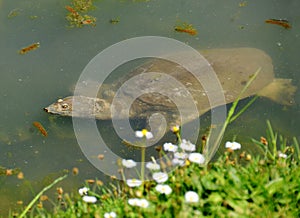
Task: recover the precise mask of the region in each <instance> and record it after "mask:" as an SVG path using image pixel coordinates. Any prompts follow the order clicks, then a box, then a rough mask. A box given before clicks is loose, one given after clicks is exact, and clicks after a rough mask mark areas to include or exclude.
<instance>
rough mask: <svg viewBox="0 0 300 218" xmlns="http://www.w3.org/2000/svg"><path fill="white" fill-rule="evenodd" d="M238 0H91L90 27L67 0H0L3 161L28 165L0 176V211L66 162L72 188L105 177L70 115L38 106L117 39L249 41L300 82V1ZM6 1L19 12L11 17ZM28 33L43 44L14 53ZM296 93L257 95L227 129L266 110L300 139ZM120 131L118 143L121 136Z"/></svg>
mask: <svg viewBox="0 0 300 218" xmlns="http://www.w3.org/2000/svg"><path fill="white" fill-rule="evenodd" d="M242 2H243V1H236V0H226V1H224V0H221V1H220V0H202V1H200V0H190V1H186V0H184V1H183V0H151V1H149V2H133V1H129V0H123V1H117V0H115V1H112V0H102V1H96V2H95V6H96V9H95V10H93V11H91V12H90V14H91V15H93V16H95V17H97V25H96V27H91V26H85V27H83V28H73V29H72V28H68V27H67V25H68V22H67V21H66V19H65V16H66V14H67V11H66V9H65V5H68V4H70V2H69V1H66V0H64V1H53V0H48V1H38V0H28V1H16V0H2V1H1V0H0V37H1V40H0V48H1V49H0V57H1V58H0V70H1V80H0V87H1V88H0V89H1V93H0V102H1V107H0V114H1V116H0V149H1V152H0V166H3V167H6V168H8V169H11V168H20V170H21V171H22V172H23V173H24V175H25V179H23V180H18V179H17V178H16V176H3V175H2V176H0V187H1V188H0V214H1V213H2V214H6V212H7V208H8V207H11V208H13V207H14V206H15V205H16V201H17V200H23V201H24V202H25V203H26V202H28V200H29V199H31V198H32V197H33V196H34V194H36V193H37V192H38V191H39V190H40V189H41V187H42V186H43V185H45V183H47V178H50V180H51V178H55V177H56V176H59V175H61V174H62V171H63V170H64V169H68V170H71V169H72V168H73V167H78V168H79V170H80V173H79V175H78V176H70V177H69V178H68V180H67V181H66V182H65V183H64V187H65V189H68V190H72V189H77V187H78V186H79V185H80V184H81V183H82V182H83V181H84V179H87V178H95V177H98V178H103V175H101V173H100V172H99V171H97V170H96V169H95V168H94V167H93V166H92V165H91V164H89V162H88V161H87V160H86V158H85V157H84V155H83V154H82V152H81V150H80V148H79V146H78V144H77V141H76V139H75V136H74V133H73V128H72V121H71V119H68V118H61V117H59V118H57V117H53V116H50V115H49V114H46V113H45V112H44V111H43V110H42V108H43V107H45V106H47V105H49V104H50V103H52V102H53V101H55V100H56V99H57V98H59V97H64V96H67V95H71V94H72V87H73V86H74V84H75V83H76V81H77V80H78V77H79V76H80V74H81V72H82V70H83V69H84V67H85V66H86V65H87V64H88V62H89V61H90V60H91V59H92V58H93V57H94V56H95V55H96V54H98V53H99V52H100V51H102V50H103V49H105V48H107V47H108V46H110V45H112V44H114V43H117V42H119V41H121V40H124V39H128V38H131V37H136V36H147V35H152V36H165V37H170V38H174V39H177V40H180V41H182V42H185V43H188V44H189V45H191V46H193V47H194V48H196V49H207V48H221V47H225V48H228V47H256V48H259V49H262V50H264V51H265V52H267V53H268V54H269V55H270V56H271V57H272V59H273V64H274V68H275V74H276V77H282V78H291V79H292V80H293V84H294V85H296V86H299V75H300V70H299V69H300V67H299V48H300V40H299V38H300V28H299V27H300V15H299V13H298V12H299V9H300V2H299V1H298V0H290V1H286V0H265V1H259V0H256V1H245V2H246V4H245V6H244V7H240V6H239V3H242ZM13 10H14V11H15V12H17V13H16V16H12V17H10V18H9V17H8V15H9V13H10V12H12V11H13ZM115 18H118V19H119V20H120V22H119V23H118V24H111V23H110V22H109V20H110V19H115ZM269 18H276V19H280V18H282V19H287V20H289V21H290V23H291V25H292V28H291V29H288V30H286V29H284V28H282V27H280V26H277V25H270V24H266V23H264V21H265V20H266V19H269ZM178 21H182V22H188V23H191V24H193V26H194V27H195V28H196V29H197V30H198V35H196V36H190V35H188V34H185V33H177V32H175V31H174V30H173V28H174V25H176V24H177V22H178ZM35 42H40V48H38V49H37V50H34V51H31V52H29V53H28V54H25V55H20V54H18V51H19V50H20V49H21V48H23V47H25V46H27V45H30V44H32V43H35ZM299 100H300V93H299V91H298V92H297V93H296V95H295V104H294V105H293V106H291V107H284V106H282V105H279V104H276V103H274V102H272V101H270V100H268V99H263V98H260V99H258V100H257V101H256V102H255V103H254V105H252V106H251V108H250V109H249V110H248V111H247V112H246V113H245V114H244V115H243V116H242V117H240V118H239V119H238V120H237V121H236V122H235V123H234V124H233V125H232V126H231V127H230V128H229V129H228V132H227V135H226V136H225V138H228V139H231V138H232V137H233V136H234V135H235V136H236V138H237V140H239V141H242V142H243V141H245V142H246V141H247V140H248V139H249V137H259V136H261V135H262V134H264V132H265V129H266V125H265V121H266V119H269V120H271V122H272V124H273V126H274V128H275V130H278V131H279V132H280V133H282V134H284V135H286V136H287V137H292V136H296V137H298V139H299V137H300V135H299V127H300V126H299V123H300V122H299V121H300V120H299ZM33 121H39V122H41V123H42V124H43V125H44V127H45V128H46V129H47V130H48V137H43V136H42V135H41V134H40V133H39V132H38V131H37V130H36V129H35V128H34V127H33V126H32V122H33ZM100 125H101V126H103V127H101V131H102V133H103V134H104V135H106V136H105V137H104V138H108V139H109V138H110V137H111V130H110V129H109V125H106V123H105V122H103V123H100ZM106 126H107V128H106ZM118 140H119V139H118ZM118 140H116V142H115V143H116V144H120V142H119V141H118ZM113 143H114V142H111V144H113ZM125 156H126V155H125ZM129 156H130V155H129ZM29 184H31V185H29Z"/></svg>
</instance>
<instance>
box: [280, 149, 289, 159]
mask: <svg viewBox="0 0 300 218" xmlns="http://www.w3.org/2000/svg"><path fill="white" fill-rule="evenodd" d="M278 157H281V158H284V159H287V155H286V154H284V153H282V152H281V151H279V152H278Z"/></svg>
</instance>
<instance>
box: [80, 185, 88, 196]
mask: <svg viewBox="0 0 300 218" xmlns="http://www.w3.org/2000/svg"><path fill="white" fill-rule="evenodd" d="M89 190H90V189H89V188H87V187H83V188H80V189H79V190H78V193H79V194H80V195H81V196H82V195H87V193H88V191H89Z"/></svg>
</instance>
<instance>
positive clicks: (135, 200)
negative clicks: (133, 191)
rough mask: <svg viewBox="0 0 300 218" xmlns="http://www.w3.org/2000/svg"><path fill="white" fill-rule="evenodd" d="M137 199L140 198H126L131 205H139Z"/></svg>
mask: <svg viewBox="0 0 300 218" xmlns="http://www.w3.org/2000/svg"><path fill="white" fill-rule="evenodd" d="M139 201H140V199H138V198H129V199H128V204H130V205H131V206H139V205H138V204H139Z"/></svg>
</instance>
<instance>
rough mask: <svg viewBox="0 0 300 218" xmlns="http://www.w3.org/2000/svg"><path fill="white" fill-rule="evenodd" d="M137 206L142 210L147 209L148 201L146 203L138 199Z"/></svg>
mask: <svg viewBox="0 0 300 218" xmlns="http://www.w3.org/2000/svg"><path fill="white" fill-rule="evenodd" d="M138 206H139V207H142V208H147V207H149V201H147V200H146V199H140V201H139V202H138Z"/></svg>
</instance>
